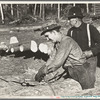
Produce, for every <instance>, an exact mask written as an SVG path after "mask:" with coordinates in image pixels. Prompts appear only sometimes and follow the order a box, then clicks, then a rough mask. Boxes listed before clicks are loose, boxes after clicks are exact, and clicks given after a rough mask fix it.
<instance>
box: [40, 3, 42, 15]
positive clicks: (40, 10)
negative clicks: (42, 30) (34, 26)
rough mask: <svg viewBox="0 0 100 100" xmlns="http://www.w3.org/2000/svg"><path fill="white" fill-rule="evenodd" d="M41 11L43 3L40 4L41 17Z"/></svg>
mask: <svg viewBox="0 0 100 100" xmlns="http://www.w3.org/2000/svg"><path fill="white" fill-rule="evenodd" d="M41 12H42V4H40V17H41Z"/></svg>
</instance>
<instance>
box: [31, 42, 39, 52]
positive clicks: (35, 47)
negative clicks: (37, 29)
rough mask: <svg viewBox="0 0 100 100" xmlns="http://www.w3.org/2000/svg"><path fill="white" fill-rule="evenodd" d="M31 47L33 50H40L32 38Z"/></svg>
mask: <svg viewBox="0 0 100 100" xmlns="http://www.w3.org/2000/svg"><path fill="white" fill-rule="evenodd" d="M30 49H31V51H32V52H37V51H38V47H37V43H36V42H35V41H34V40H31V46H30Z"/></svg>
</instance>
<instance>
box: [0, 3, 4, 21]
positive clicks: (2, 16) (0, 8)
mask: <svg viewBox="0 0 100 100" xmlns="http://www.w3.org/2000/svg"><path fill="white" fill-rule="evenodd" d="M0 10H1V18H2V23H4V14H3V9H2V5H1V4H0Z"/></svg>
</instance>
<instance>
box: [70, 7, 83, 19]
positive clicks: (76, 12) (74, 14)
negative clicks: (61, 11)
mask: <svg viewBox="0 0 100 100" xmlns="http://www.w3.org/2000/svg"><path fill="white" fill-rule="evenodd" d="M83 17H84V16H83V14H82V11H81V9H80V8H79V7H72V8H71V9H69V13H68V19H71V18H83Z"/></svg>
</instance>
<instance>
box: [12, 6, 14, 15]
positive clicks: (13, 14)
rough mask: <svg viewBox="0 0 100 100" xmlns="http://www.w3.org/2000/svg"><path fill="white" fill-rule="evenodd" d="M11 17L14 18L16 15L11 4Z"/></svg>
mask: <svg viewBox="0 0 100 100" xmlns="http://www.w3.org/2000/svg"><path fill="white" fill-rule="evenodd" d="M11 15H12V16H13V15H14V12H13V5H12V4H11Z"/></svg>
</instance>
